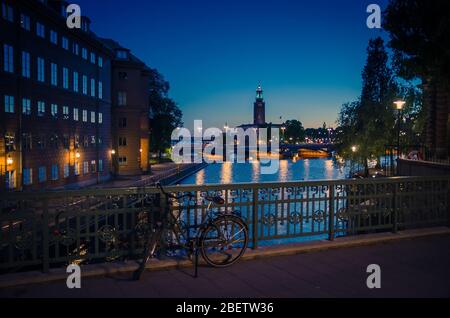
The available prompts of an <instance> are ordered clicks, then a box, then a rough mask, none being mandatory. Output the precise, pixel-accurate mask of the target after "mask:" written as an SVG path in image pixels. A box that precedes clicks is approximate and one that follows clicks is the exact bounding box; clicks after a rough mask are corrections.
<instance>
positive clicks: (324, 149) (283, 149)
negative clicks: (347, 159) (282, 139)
mask: <svg viewBox="0 0 450 318" xmlns="http://www.w3.org/2000/svg"><path fill="white" fill-rule="evenodd" d="M334 150H335V145H334V144H306V143H303V144H298V145H295V144H282V145H281V146H280V153H281V154H282V155H283V156H284V157H296V156H297V155H298V156H300V157H305V158H308V157H309V158H314V157H329V156H331V154H332V152H333V151H334Z"/></svg>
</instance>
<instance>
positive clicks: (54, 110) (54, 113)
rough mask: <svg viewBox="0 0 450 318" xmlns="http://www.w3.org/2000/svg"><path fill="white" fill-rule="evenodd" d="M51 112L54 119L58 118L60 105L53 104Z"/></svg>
mask: <svg viewBox="0 0 450 318" xmlns="http://www.w3.org/2000/svg"><path fill="white" fill-rule="evenodd" d="M50 111H51V114H52V116H53V117H55V118H56V117H58V105H56V104H52V105H51V109H50Z"/></svg>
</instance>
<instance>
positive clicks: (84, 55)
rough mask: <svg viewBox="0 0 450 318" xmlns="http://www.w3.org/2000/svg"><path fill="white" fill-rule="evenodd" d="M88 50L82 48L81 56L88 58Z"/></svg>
mask: <svg viewBox="0 0 450 318" xmlns="http://www.w3.org/2000/svg"><path fill="white" fill-rule="evenodd" d="M87 55H88V54H87V50H86V49H85V48H82V49H81V57H82V58H84V59H85V60H87Z"/></svg>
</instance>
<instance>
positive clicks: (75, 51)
mask: <svg viewBox="0 0 450 318" xmlns="http://www.w3.org/2000/svg"><path fill="white" fill-rule="evenodd" d="M72 53H73V54H75V55H79V54H80V46H79V45H78V43H75V42H73V44H72Z"/></svg>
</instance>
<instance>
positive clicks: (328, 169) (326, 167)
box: [180, 158, 349, 185]
mask: <svg viewBox="0 0 450 318" xmlns="http://www.w3.org/2000/svg"><path fill="white" fill-rule="evenodd" d="M348 175H349V167H348V166H343V165H342V164H339V163H338V161H337V160H336V159H334V158H318V159H302V160H297V161H292V160H280V168H279V170H278V172H277V173H275V174H261V163H260V162H259V161H254V162H251V163H230V162H226V163H221V164H210V165H208V166H207V167H206V168H205V169H202V170H200V171H198V172H197V173H195V174H193V175H191V176H189V177H187V178H186V179H184V180H182V181H181V182H180V184H185V185H188V184H197V185H205V184H229V183H254V182H255V183H256V182H286V181H303V180H305V181H306V180H338V179H345V178H346V177H348Z"/></svg>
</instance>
